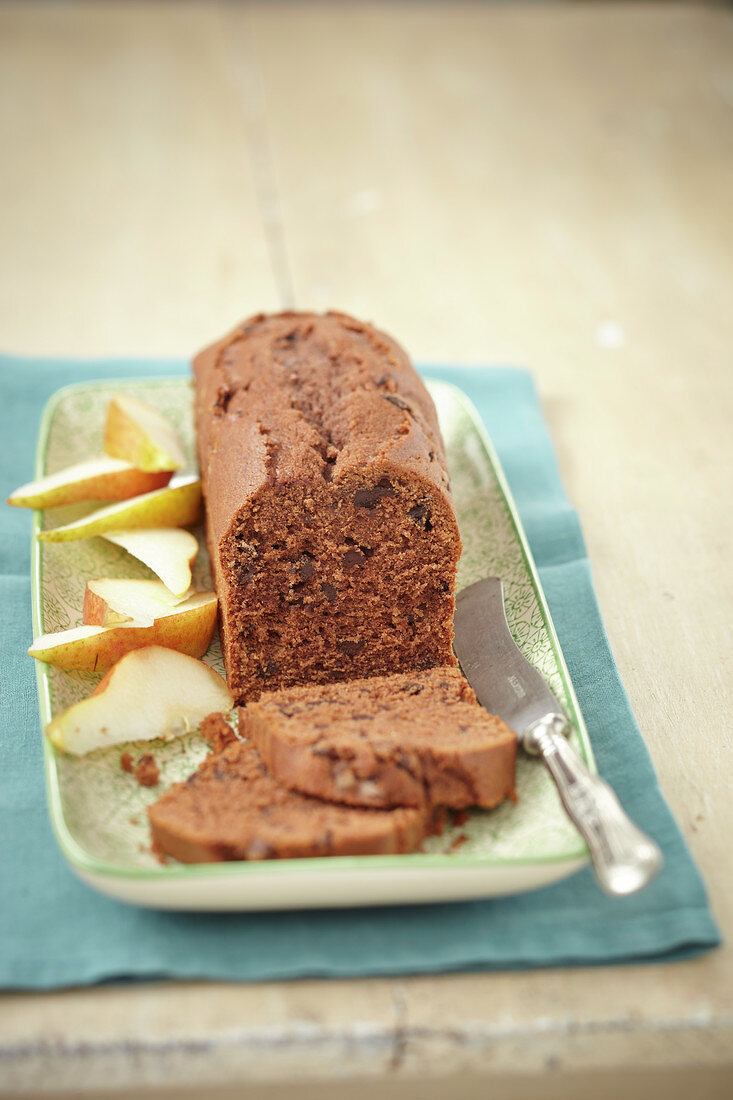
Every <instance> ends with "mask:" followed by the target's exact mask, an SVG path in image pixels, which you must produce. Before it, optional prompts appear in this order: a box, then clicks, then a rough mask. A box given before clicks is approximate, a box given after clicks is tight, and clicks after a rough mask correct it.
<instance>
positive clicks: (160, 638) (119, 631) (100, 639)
mask: <svg viewBox="0 0 733 1100" xmlns="http://www.w3.org/2000/svg"><path fill="white" fill-rule="evenodd" d="M216 606H217V601H216V593H214V592H197V593H196V595H195V596H191V597H190V598H189V599H187V600H183V601H182V603H179V604H177V605H176V606H175V607H171V608H169V609H168V610H167V612H166V613H165V614H162V615H160V616H159V617H158V618H156V619H155V620H154V622H153V623H152V625H150V626H142V625H140V624H139V623H137V622H134V621H133V622H124V623H117V624H115V625H113V626H92V625H89V626H77V627H73V628H72V629H71V630H59V631H57V632H56V633H54V634H41V636H40V637H39V638H36V640H35V641H34V643H33V645H32V646H31V647H30V649H29V650H28V653H29V654H30V656H31V657H35V659H36V660H37V661H44V662H45V663H46V664H48V665H55V666H56V668H64V669H77V670H79V671H83V672H102V671H104V669H107V668H110V666H111V665H113V664H114V663H115V661H118V660H119V659H120V657H122V656H124V654H125V653H130V652H131V651H132V650H134V649H142V648H143V647H144V646H156V645H158V646H165V647H166V648H169V649H176V650H178V651H179V652H181V653H187V654H189V655H190V656H191V657H203V655H204V653H206V650H207V649H208V648H209V643H210V641H211V637H212V635H213V633H214V627H215V626H216Z"/></svg>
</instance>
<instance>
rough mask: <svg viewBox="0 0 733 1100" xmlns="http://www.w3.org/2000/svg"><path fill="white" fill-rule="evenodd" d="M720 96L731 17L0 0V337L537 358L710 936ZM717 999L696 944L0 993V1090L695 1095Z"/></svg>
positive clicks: (727, 313) (724, 260)
mask: <svg viewBox="0 0 733 1100" xmlns="http://www.w3.org/2000/svg"><path fill="white" fill-rule="evenodd" d="M732 108H733V19H732V18H731V14H730V11H729V10H725V8H723V7H719V6H715V5H705V4H691V3H688V4H674V5H672V4H670V5H667V4H662V3H650V4H646V3H616V4H582V3H570V4H566V3H543V4H531V3H526V4H525V3H522V4H513V5H512V4H509V5H498V4H497V5H494V4H458V3H452V4H451V3H445V4H437V3H417V2H410V3H408V2H405V3H394V4H389V3H385V2H382V3H353V4H349V3H333V2H332V3H306V2H302V3H289V4H286V3H253V4H247V5H229V4H226V3H219V4H217V3H193V2H189V3H182V4H168V3H150V2H148V3H143V2H140V3H134V2H129V3H97V4H84V3H63V4H61V3H53V4H48V5H46V4H39V3H23V4H17V3H10V4H0V149H2V151H3V152H2V158H1V159H0V255H2V257H3V262H2V264H0V344H1V345H2V348H3V349H4V350H7V351H17V352H23V353H39V354H58V355H65V354H67V355H85V356H109V355H112V356H114V355H133V354H141V355H162V356H170V355H178V356H184V355H188V354H190V353H191V352H192V351H193V350H194V349H196V348H198V347H199V346H201V345H202V344H204V343H206V342H208V341H209V340H210V339H211V338H213V337H216V336H218V335H219V334H220V333H222V332H223V331H225V330H226V329H227V328H228V327H230V326H231V325H232V324H233V323H234V322H236V321H237V320H239V319H240V318H242V317H243V316H244V315H246V314H247V313H249V312H254V311H257V310H260V309H271V308H276V307H278V306H282V305H284V304H291V303H292V302H295V303H296V304H297V305H298V306H300V307H314V308H318V309H320V308H324V307H329V306H335V307H338V308H341V309H344V310H348V311H351V312H353V313H355V314H357V315H359V316H364V317H368V318H371V319H373V320H374V321H375V322H377V323H378V324H379V325H381V326H383V327H385V328H386V329H387V330H388V331H392V332H394V333H395V335H396V336H397V337H398V338H399V339H400V340H401V341H402V342H403V343H404V344H405V345H406V346H407V348H408V349H409V350H410V351H411V353H412V354H413V356H414V357H415V358H416V359H418V360H422V361H434V362H444V363H451V362H474V363H496V362H501V363H519V364H525V365H529V366H530V367H531V368H532V369H533V370H534V372H535V375H536V379H537V383H538V386H539V390H540V393H541V396H542V400H543V404H544V410H545V415H546V417H547V420H548V422H549V425H550V428H551V430H552V433H553V436H554V439H555V443H556V446H557V450H558V454H559V460H560V465H561V468H562V474H563V477H564V480H565V485H566V487H567V491H568V493H569V496H570V498H571V500H572V501H573V503H574V504H575V505H576V506H577V508H578V510H579V513H580V517H581V520H582V523H583V526H584V530H585V534H586V538H587V541H588V545H589V549H590V555H591V560H592V562H593V566H594V570H595V579H596V584H597V589H598V594H599V598H600V602H601V606H602V610H603V613H604V616H605V621H606V624H607V628H608V632H609V635H610V639H611V643H612V646H613V650H614V653H615V655H616V659H617V661H618V664H619V667H620V670H621V673H622V676H623V679H624V681H625V684H626V687H627V689H628V691H629V694H630V696H631V700H632V703H633V706H634V709H635V711H636V714H637V717H638V719H639V722H640V725H641V728H642V730H643V732H644V735H645V737H646V740H647V743H648V745H649V747H650V750H651V752H652V755H653V757H654V761H655V764H656V766H657V769H658V772H659V776H660V780H661V784H662V787H663V790H664V792H665V794H666V796H667V798H668V800H669V802H670V804H671V806H672V808H673V810H674V812H675V814H676V816H677V819H678V821H679V822H680V825H681V827H682V829H683V831H684V834H685V836H686V838H687V840H688V842H689V844H690V846H691V848H692V851H693V853H694V855H695V858H696V859H697V860H698V862H699V865H700V867H701V869H702V871H703V873H704V875H705V878H706V881H707V884H708V887H709V890H710V893H711V898H712V904H713V908H714V910H715V913H716V916H717V918H718V920H719V921H720V923H721V925H722V927H723V929H724V931H725V930H727V932H728V935H730V934H731V933H733V881H732V879H731V859H730V835H731V824H732V816H733V815H732V813H731V798H730V795H729V783H730V780H729V778H728V775H727V774H726V770H725V766H726V762H728V761H729V760H730V743H731V730H730V716H729V712H727V710H726V707H727V703H728V700H729V698H730V686H731V646H730V619H731V605H732V602H733V601H732V599H731V595H732V591H731V590H732V582H731V576H732V573H733V571H732V570H731V565H730V548H731V542H732V541H733V529H732V526H733V525H732V523H731V509H730V484H731V451H732V449H733V448H732V445H731V441H732V440H733V433H732V432H731V416H732V413H733V408H732V405H733V401H732V400H731V398H732V397H733V392H732V391H733V386H732V382H733V369H732V365H731V349H732V348H733V308H731V285H732V277H733V261H732V257H733V156H732V149H733V125H732V122H733V118H732V115H733V110H732ZM0 384H1V380H0ZM728 766H729V765H728ZM732 990H733V951H732V950H731V948H730V947H724V948H723V949H722V950H720V951H717V952H714V953H712V954H709V955H707V956H705V957H703V958H699V959H697V960H694V961H689V962H685V963H678V964H675V965H666V966H664V965H662V966H660V965H649V966H634V967H625V968H620V967H619V968H605V969H601V970H597V969H596V970H594V969H579V970H561V971H552V970H551V971H536V972H525V973H508V974H501V973H500V974H462V975H444V976H433V977H419V978H405V979H399V980H393V979H383V980H376V979H375V980H365V981H332V982H319V981H302V982H286V983H281V984H278V983H265V984H261V985H250V986H248V985H223V984H222V985H215V984H213V983H207V982H203V983H186V984H175V985H173V984H171V985H167V984H154V985H144V986H127V987H106V988H97V989H85V990H74V991H68V992H61V993H53V994H44V995H28V994H12V995H6V996H5V997H3V998H2V999H1V1000H0V1011H1V1012H2V1028H1V1037H0V1046H2V1049H3V1052H4V1054H5V1055H6V1057H5V1058H4V1059H2V1060H0V1080H2V1081H3V1082H4V1087H5V1089H6V1090H10V1091H11V1092H12V1091H13V1090H16V1091H21V1090H25V1091H28V1090H30V1091H34V1090H35V1091H37V1092H39V1093H58V1092H60V1091H63V1090H68V1091H70V1092H75V1091H76V1090H81V1089H85V1090H91V1092H90V1093H89V1095H93V1094H94V1090H98V1091H99V1092H100V1094H101V1092H102V1091H103V1090H105V1089H110V1088H113V1087H114V1088H118V1089H126V1090H128V1092H129V1095H136V1096H140V1095H147V1090H151V1094H152V1093H153V1092H155V1094H156V1095H157V1094H158V1093H157V1091H156V1090H157V1089H159V1088H163V1087H165V1088H167V1089H168V1090H170V1095H174V1094H176V1093H177V1094H179V1095H180V1093H181V1090H182V1089H183V1088H184V1087H188V1088H192V1089H193V1088H198V1089H199V1090H200V1095H201V1096H204V1095H205V1096H216V1095H222V1096H224V1095H232V1096H234V1095H237V1096H242V1095H247V1096H254V1095H256V1096H262V1097H270V1096H271V1097H275V1096H278V1097H280V1096H283V1097H284V1096H290V1095H297V1096H299V1097H311V1096H314V1097H315V1096H319V1097H323V1098H325V1100H327V1098H328V1097H331V1096H334V1097H335V1096H339V1097H343V1096H349V1097H351V1096H354V1097H357V1096H361V1095H367V1092H368V1093H369V1095H372V1094H373V1093H374V1091H375V1090H376V1091H377V1093H378V1094H380V1095H382V1096H384V1097H385V1098H388V1097H391V1096H413V1095H414V1096H421V1097H425V1098H427V1100H430V1098H431V1097H433V1096H435V1097H438V1096H441V1097H442V1096H446V1095H449V1094H450V1093H451V1092H455V1093H456V1095H457V1094H458V1090H459V1089H460V1093H461V1095H462V1096H464V1097H468V1098H470V1097H473V1096H476V1097H479V1096H482V1097H483V1096H486V1095H489V1094H491V1095H492V1096H494V1097H503V1096H511V1097H512V1098H513V1100H522V1098H523V1097H535V1096H539V1095H542V1096H544V1097H550V1098H552V1097H556V1096H563V1097H576V1096H577V1097H587V1096H594V1097H604V1096H615V1095H618V1094H619V1093H620V1092H621V1091H622V1090H625V1092H626V1094H627V1096H628V1097H629V1098H631V1097H636V1096H637V1095H638V1096H642V1095H643V1096H645V1097H651V1098H652V1100H654V1097H655V1096H658V1095H664V1096H666V1097H676V1096H683V1095H684V1096H686V1097H693V1098H694V1097H712V1096H718V1095H720V1096H723V1095H731V1092H730V1091H729V1090H730V1089H731V1087H732V1084H733V1082H732V1077H731V1068H732V1065H733V1041H732V1031H733V1026H732V1025H733V1003H732V1002H733V995H732ZM297 1081H300V1082H301V1087H299V1088H298V1089H297V1090H295V1091H293V1090H292V1089H291V1088H290V1087H288V1086H287V1083H288V1082H297ZM303 1082H306V1084H303ZM0 1088H2V1085H0ZM219 1090H221V1091H219ZM161 1095H163V1094H161Z"/></svg>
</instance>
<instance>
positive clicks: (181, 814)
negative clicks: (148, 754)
mask: <svg viewBox="0 0 733 1100" xmlns="http://www.w3.org/2000/svg"><path fill="white" fill-rule="evenodd" d="M212 721H214V722H217V721H218V722H220V724H221V726H222V730H221V731H217V730H214V729H213V728H212V725H211V723H212ZM207 722H209V730H208V732H207V736H208V737H209V739H210V740H211V741H212V742H213V743H214V744H219V745H222V746H223V747H222V748H221V750H220V751H218V752H216V751H215V752H214V753H212V754H211V755H210V756H208V757H207V758H206V759H205V760H204V762H203V763H202V764H201V765H200V766H199V768H198V769H197V771H195V772H194V773H193V774H192V775H191V776H189V778H188V779H187V780H186V781H185V782H184V783H176V784H175V785H174V786H173V787H171V788H170V790H168V791H166V793H165V794H164V795H162V796H161V797H160V798H159V799H158V800H157V802H154V803H153V805H152V806H150V807H148V817H149V820H150V827H151V833H152V840H153V847H154V849H155V850H156V851H158V852H159V853H163V854H165V855H168V856H172V857H173V858H175V859H177V860H180V861H181V862H183V863H215V862H220V861H224V860H263V859H296V858H302V857H308V856H351V855H390V854H397V853H402V852H411V851H413V850H414V849H415V848H416V847H417V845H418V844H419V843H420V842H421V841H422V840H423V838H424V837H425V835H426V834H427V831H428V827H429V824H430V815H429V813H428V812H427V811H426V810H422V809H408V808H400V809H397V810H372V809H355V808H353V807H348V806H336V805H331V804H330V803H328V802H321V801H319V800H318V799H315V798H309V797H307V796H305V795H300V794H296V793H294V792H293V791H289V790H288V789H287V788H286V787H283V786H282V785H281V784H280V783H278V782H277V781H276V780H275V779H273V777H272V776H271V775H270V774H269V772H268V770H267V768H266V767H265V764H264V763H263V761H262V759H261V757H260V756H259V754H258V752H257V749H256V748H255V746H254V745H253V744H251V743H250V742H247V741H238V740H233V741H230V742H229V743H228V744H226V741H228V740H229V738H228V737H227V735H226V732H225V730H224V729H223V727H225V726H226V723H225V722H224V719H223V717H222V716H221V715H216V716H213V718H212V719H207Z"/></svg>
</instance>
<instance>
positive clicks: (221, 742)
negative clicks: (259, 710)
mask: <svg viewBox="0 0 733 1100" xmlns="http://www.w3.org/2000/svg"><path fill="white" fill-rule="evenodd" d="M201 736H202V737H205V738H206V740H207V741H208V742H209V744H210V745H211V748H212V749H213V751H214V752H221V751H222V749H223V748H225V746H226V745H231V743H232V741H238V740H239V738H238V737H237V735H236V734H235V732H234V730H233V729H232V727H231V726H230V725H229V723H228V722H227V720H226V718H225V717H224V715H223V714H207V716H206V718H204V720H203V722H202V723H201Z"/></svg>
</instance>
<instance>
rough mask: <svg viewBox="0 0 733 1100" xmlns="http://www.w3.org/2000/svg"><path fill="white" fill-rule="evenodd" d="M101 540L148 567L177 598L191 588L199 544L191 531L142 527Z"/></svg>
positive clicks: (107, 532)
mask: <svg viewBox="0 0 733 1100" xmlns="http://www.w3.org/2000/svg"><path fill="white" fill-rule="evenodd" d="M102 538H105V539H107V541H108V542H113V543H115V545H116V546H121V547H122V549H123V550H127V552H128V554H132V556H133V557H134V558H137V559H138V561H141V562H143V564H144V565H147V567H148V569H152V571H153V572H154V573H157V575H158V576H159V577H160V579H161V580H162V582H163V584H164V585H166V587H167V588H169V589H170V590H171V592H172V593H173V594H174V595H176V596H180V595H182V594H183V593H184V592H187V591H188V589H189V588H190V587H191V566H192V565H193V562H194V560H195V558H196V555H197V553H198V549H199V544H198V542H197V540H196V539H195V538H194V536H193V535H192V534H191V532H190V531H183V530H181V528H180V527H141V528H140V529H139V530H137V531H106V532H105V533H104V534H103V535H102Z"/></svg>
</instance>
